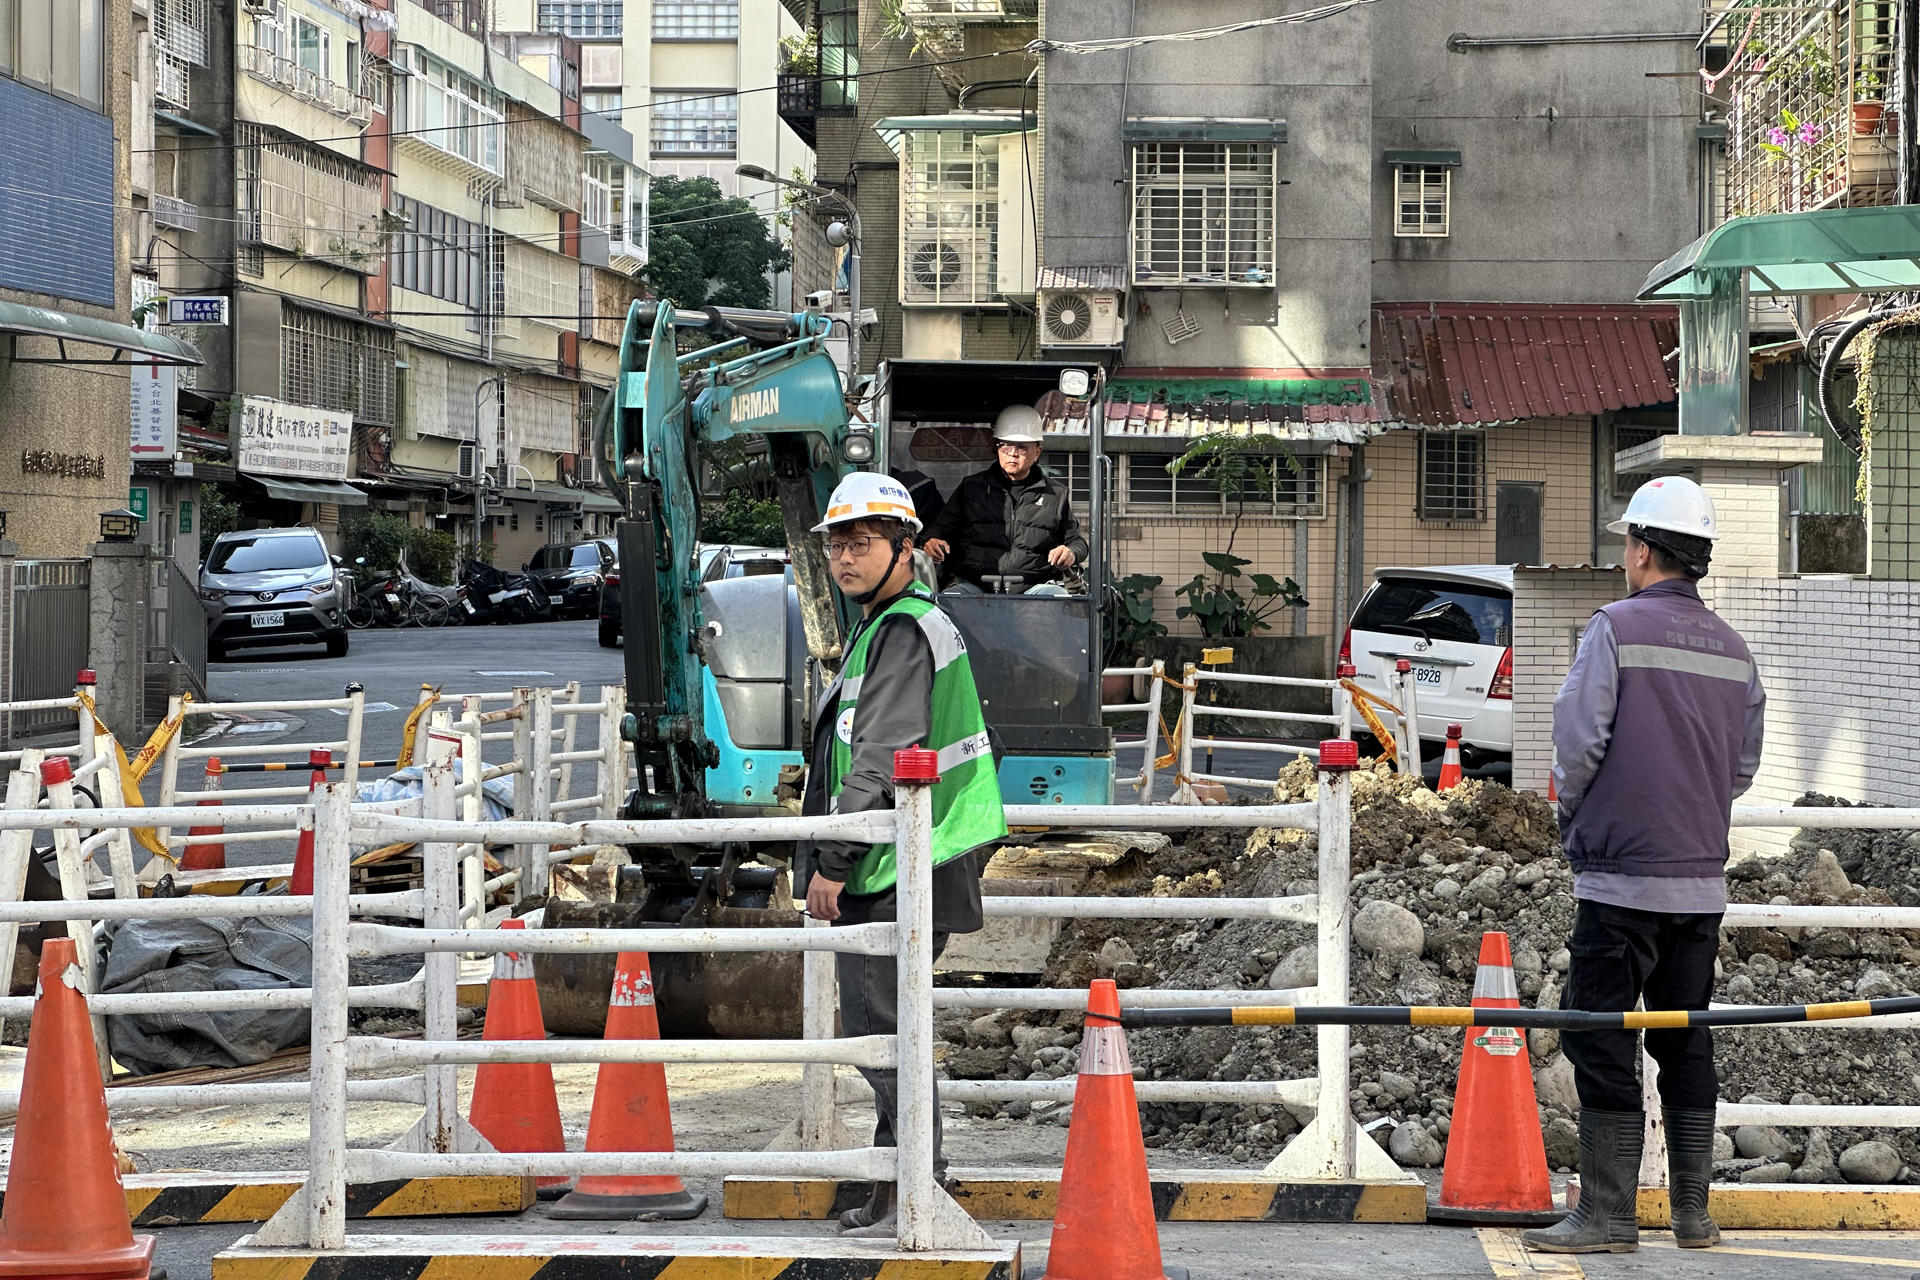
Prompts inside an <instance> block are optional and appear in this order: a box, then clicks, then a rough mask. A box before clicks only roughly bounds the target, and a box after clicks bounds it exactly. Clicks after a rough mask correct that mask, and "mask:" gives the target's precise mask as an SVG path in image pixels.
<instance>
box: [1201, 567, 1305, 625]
mask: <svg viewBox="0 0 1920 1280" xmlns="http://www.w3.org/2000/svg"><path fill="white" fill-rule="evenodd" d="M1200 558H1201V559H1202V560H1204V561H1206V562H1207V568H1208V569H1211V570H1212V571H1213V575H1212V576H1211V577H1210V576H1209V575H1208V574H1207V573H1205V572H1201V573H1196V574H1194V575H1193V579H1192V581H1190V582H1188V583H1186V584H1185V585H1184V586H1180V587H1176V588H1175V589H1174V594H1175V595H1178V596H1182V597H1184V598H1185V599H1186V603H1185V604H1183V605H1181V606H1180V607H1179V608H1178V609H1175V610H1174V616H1175V617H1177V618H1192V619H1193V620H1194V621H1195V622H1196V623H1198V624H1199V626H1200V634H1201V635H1203V636H1205V637H1207V638H1208V639H1209V640H1231V639H1242V638H1245V637H1249V636H1252V635H1254V634H1255V633H1256V632H1260V631H1268V630H1271V629H1272V624H1271V623H1269V622H1268V621H1267V618H1268V617H1269V616H1271V615H1272V614H1274V613H1276V612H1278V611H1279V610H1281V609H1304V608H1305V607H1306V604H1307V598H1306V596H1304V595H1302V594H1301V592H1300V584H1299V583H1297V582H1295V581H1294V580H1293V579H1292V578H1287V579H1285V580H1284V581H1283V580H1281V579H1278V578H1275V577H1274V576H1273V575H1272V574H1270V573H1254V574H1249V573H1245V572H1244V570H1245V568H1246V567H1247V566H1248V565H1250V564H1252V563H1253V561H1251V560H1249V559H1247V558H1246V557H1244V556H1236V555H1234V554H1233V553H1232V552H1230V551H1204V552H1202V553H1201V554H1200Z"/></svg>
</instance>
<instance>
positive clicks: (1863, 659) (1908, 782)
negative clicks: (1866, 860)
mask: <svg viewBox="0 0 1920 1280" xmlns="http://www.w3.org/2000/svg"><path fill="white" fill-rule="evenodd" d="M1700 585H1701V597H1702V598H1703V599H1704V600H1705V601H1706V602H1707V604H1708V605H1709V606H1711V607H1712V608H1713V609H1714V610H1715V611H1717V612H1718V613H1719V614H1720V616H1721V617H1723V618H1725V619H1726V620H1727V621H1728V622H1729V623H1730V624H1732V626H1733V627H1734V628H1735V629H1736V630H1738V631H1739V632H1740V634H1741V635H1742V636H1744V637H1745V638H1746V641H1747V645H1748V647H1749V648H1751V649H1752V650H1753V654H1754V657H1755V659H1756V660H1757V661H1758V663H1759V665H1760V679H1761V681H1762V683H1764V684H1765V685H1766V689H1767V733H1766V750H1765V753H1764V754H1763V755H1762V757H1761V762H1760V773H1759V776H1758V777H1757V778H1756V779H1755V781H1754V785H1753V789H1752V790H1751V791H1749V792H1748V793H1747V795H1746V797H1745V798H1744V799H1743V800H1742V801H1741V802H1740V803H1743V804H1757V805H1778V804H1791V803H1793V801H1794V799H1795V798H1797V797H1798V796H1800V795H1801V794H1802V793H1804V792H1806V791H1809V790H1812V791H1819V792H1823V793H1825V794H1828V795H1837V796H1843V797H1845V798H1847V799H1849V800H1856V801H1866V802H1868V803H1871V804H1880V805H1912V804H1916V803H1920V798H1917V797H1920V763H1916V761H1915V757H1914V752H1913V739H1914V726H1915V725H1916V724H1920V583H1912V582H1869V581H1866V580H1864V579H1854V578H1839V579H1834V578H1803V579H1791V578H1788V579H1779V578H1771V579H1769V578H1738V577H1722V576H1720V575H1719V574H1717V573H1716V574H1713V575H1711V576H1709V577H1708V578H1707V579H1706V580H1705V581H1704V582H1702V583H1701V584H1700ZM1790 834H1791V833H1790V832H1786V831H1773V830H1767V829H1760V828H1752V829H1736V830H1735V831H1734V833H1733V844H1734V848H1735V849H1779V848H1782V847H1784V845H1785V844H1786V840H1787V837H1788V836H1789V835H1790Z"/></svg>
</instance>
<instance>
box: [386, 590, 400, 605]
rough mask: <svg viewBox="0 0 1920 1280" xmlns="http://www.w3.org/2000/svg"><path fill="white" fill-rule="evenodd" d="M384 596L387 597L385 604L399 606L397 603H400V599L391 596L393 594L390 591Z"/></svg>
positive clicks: (393, 595)
mask: <svg viewBox="0 0 1920 1280" xmlns="http://www.w3.org/2000/svg"><path fill="white" fill-rule="evenodd" d="M386 596H387V603H388V604H393V605H397V604H399V603H400V597H399V596H397V595H395V594H393V592H391V591H389V592H387V593H386Z"/></svg>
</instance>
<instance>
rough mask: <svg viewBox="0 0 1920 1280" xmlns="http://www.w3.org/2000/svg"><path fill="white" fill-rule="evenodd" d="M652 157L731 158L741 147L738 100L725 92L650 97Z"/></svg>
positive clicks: (664, 94) (695, 92)
mask: <svg viewBox="0 0 1920 1280" xmlns="http://www.w3.org/2000/svg"><path fill="white" fill-rule="evenodd" d="M651 114H652V116H653V153H654V154H655V155H696V156H730V155H733V154H734V153H735V151H737V150H738V149H739V145H740V99H739V98H738V97H737V96H735V95H734V94H731V93H728V92H726V91H725V90H695V91H693V92H691V93H656V94H654V95H653V110H652V112H651Z"/></svg>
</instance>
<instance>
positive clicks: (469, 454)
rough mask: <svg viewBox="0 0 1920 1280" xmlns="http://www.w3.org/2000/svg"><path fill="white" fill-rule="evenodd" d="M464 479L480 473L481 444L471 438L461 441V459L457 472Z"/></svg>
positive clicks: (457, 465)
mask: <svg viewBox="0 0 1920 1280" xmlns="http://www.w3.org/2000/svg"><path fill="white" fill-rule="evenodd" d="M454 473H455V474H456V475H458V476H459V477H460V478H461V479H462V480H471V479H473V478H474V477H475V476H477V475H479V474H480V446H479V445H477V444H475V443H474V442H473V441H471V440H462V441H461V442H460V461H459V462H458V463H457V464H456V467H455V472H454Z"/></svg>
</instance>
